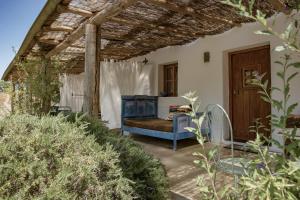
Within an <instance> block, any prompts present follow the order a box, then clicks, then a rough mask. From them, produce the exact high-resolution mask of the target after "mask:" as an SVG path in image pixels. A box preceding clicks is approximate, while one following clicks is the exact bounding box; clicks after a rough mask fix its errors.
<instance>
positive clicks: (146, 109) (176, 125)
mask: <svg viewBox="0 0 300 200" xmlns="http://www.w3.org/2000/svg"><path fill="white" fill-rule="evenodd" d="M157 103H158V97H157V96H141V95H135V96H122V111H121V123H122V125H121V129H122V133H123V134H125V133H126V132H127V133H132V134H139V135H146V136H151V137H156V138H162V139H167V140H172V141H173V150H174V151H175V150H176V148H177V141H178V140H182V139H187V138H194V137H195V135H194V133H191V132H188V131H187V130H186V129H185V128H186V127H191V126H193V125H192V120H191V118H190V117H189V116H187V115H185V114H177V115H175V116H174V118H173V120H172V121H170V120H164V119H159V118H158V114H157V113H158V111H157V108H158V106H157ZM204 129H205V130H203V131H204V132H205V134H206V135H207V136H208V137H210V131H209V129H208V128H206V127H205V128H204Z"/></svg>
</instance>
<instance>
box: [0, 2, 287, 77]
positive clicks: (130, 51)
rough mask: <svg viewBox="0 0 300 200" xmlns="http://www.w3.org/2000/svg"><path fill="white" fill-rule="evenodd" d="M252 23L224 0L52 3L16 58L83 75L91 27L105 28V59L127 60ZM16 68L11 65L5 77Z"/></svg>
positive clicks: (264, 6) (265, 5) (270, 6)
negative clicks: (57, 63) (53, 61)
mask: <svg viewBox="0 0 300 200" xmlns="http://www.w3.org/2000/svg"><path fill="white" fill-rule="evenodd" d="M256 2H257V3H256V4H255V7H256V8H258V9H260V10H263V11H264V12H265V13H267V14H268V15H269V16H271V15H272V14H273V13H274V12H275V11H276V10H277V9H278V6H280V5H281V3H282V2H281V1H280V0H268V1H267V0H258V1H256ZM274 2H275V3H274ZM250 21H251V20H250V19H249V18H245V17H242V16H240V15H239V14H237V12H236V10H235V9H234V8H232V7H229V6H226V5H224V4H222V3H221V2H220V0H48V2H47V3H46V5H45V7H44V8H43V10H42V11H41V13H40V15H39V16H38V18H37V19H36V21H35V22H34V24H33V26H32V27H31V29H30V31H29V32H28V34H27V36H26V38H25V40H24V42H23V44H22V46H21V48H20V50H19V52H18V54H17V57H26V56H41V55H43V56H46V57H51V56H54V55H56V56H58V58H59V59H61V60H62V61H64V62H66V64H67V63H68V64H70V63H71V64H70V66H73V68H72V69H73V70H71V71H70V72H81V71H83V61H84V52H85V48H84V46H85V36H84V27H85V24H87V23H93V24H96V25H99V27H100V25H101V28H99V29H100V31H99V35H100V34H101V49H102V50H101V55H100V56H101V59H115V60H126V59H129V58H132V57H136V56H140V55H145V54H147V53H149V52H151V51H154V50H157V49H159V48H162V47H166V46H174V45H183V44H186V43H189V42H191V41H194V40H196V39H198V38H199V37H204V36H206V35H215V34H219V33H222V32H225V31H227V30H229V29H231V28H233V27H234V26H239V25H240V24H241V23H247V22H250ZM74 63H75V64H74ZM13 69H14V63H13V62H12V63H11V65H10V66H9V67H8V69H7V70H6V72H5V74H4V76H3V78H4V79H8V77H9V75H10V74H11V73H12V72H13V71H14V70H13Z"/></svg>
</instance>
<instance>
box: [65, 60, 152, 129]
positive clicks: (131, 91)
mask: <svg viewBox="0 0 300 200" xmlns="http://www.w3.org/2000/svg"><path fill="white" fill-rule="evenodd" d="M100 66H101V67H100V107H101V115H102V120H104V121H107V122H108V124H107V125H108V127H109V128H120V127H121V96H122V95H153V94H154V67H153V66H152V64H144V63H142V62H132V61H124V62H114V61H105V62H101V65H100ZM60 78H61V82H62V83H63V86H62V87H61V91H60V94H61V99H60V106H69V107H71V109H72V111H73V112H81V111H82V105H83V94H84V88H83V82H84V73H82V74H80V75H71V74H69V75H63V76H61V77H60Z"/></svg>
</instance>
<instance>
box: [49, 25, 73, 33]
mask: <svg viewBox="0 0 300 200" xmlns="http://www.w3.org/2000/svg"><path fill="white" fill-rule="evenodd" d="M43 31H45V32H51V31H62V32H72V31H74V29H73V28H71V27H69V26H44V27H43Z"/></svg>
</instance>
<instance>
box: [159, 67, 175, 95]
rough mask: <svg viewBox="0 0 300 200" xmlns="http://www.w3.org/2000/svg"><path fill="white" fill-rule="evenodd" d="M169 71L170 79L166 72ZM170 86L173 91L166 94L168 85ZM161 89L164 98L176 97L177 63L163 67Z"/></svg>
mask: <svg viewBox="0 0 300 200" xmlns="http://www.w3.org/2000/svg"><path fill="white" fill-rule="evenodd" d="M170 69H171V71H172V72H171V73H172V74H171V79H170V77H168V74H167V70H170ZM169 84H171V85H172V86H171V88H172V89H173V90H174V91H172V92H171V93H170V92H168V85H169ZM163 89H164V92H165V94H166V97H177V96H178V63H173V64H168V65H163Z"/></svg>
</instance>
